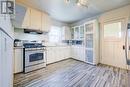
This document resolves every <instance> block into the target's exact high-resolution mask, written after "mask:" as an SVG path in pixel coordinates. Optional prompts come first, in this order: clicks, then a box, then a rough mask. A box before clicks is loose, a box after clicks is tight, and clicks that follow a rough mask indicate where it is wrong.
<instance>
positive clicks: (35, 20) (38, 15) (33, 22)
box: [30, 8, 42, 30]
mask: <svg viewBox="0 0 130 87" xmlns="http://www.w3.org/2000/svg"><path fill="white" fill-rule="evenodd" d="M41 27H42V12H40V11H38V10H35V9H32V8H31V9H30V28H31V29H35V30H40V29H41Z"/></svg>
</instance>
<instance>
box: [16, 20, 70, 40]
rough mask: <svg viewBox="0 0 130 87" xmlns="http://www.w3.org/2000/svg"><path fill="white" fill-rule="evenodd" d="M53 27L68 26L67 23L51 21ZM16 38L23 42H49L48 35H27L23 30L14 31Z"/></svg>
mask: <svg viewBox="0 0 130 87" xmlns="http://www.w3.org/2000/svg"><path fill="white" fill-rule="evenodd" d="M51 26H58V27H62V26H68V25H67V24H66V23H63V22H60V21H57V20H55V19H51ZM14 38H15V39H21V40H45V41H46V42H48V34H27V33H24V30H23V29H17V28H15V29H14Z"/></svg>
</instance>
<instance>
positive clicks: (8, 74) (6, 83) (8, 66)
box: [0, 33, 13, 87]
mask: <svg viewBox="0 0 130 87" xmlns="http://www.w3.org/2000/svg"><path fill="white" fill-rule="evenodd" d="M0 38H1V45H2V46H1V55H2V57H1V58H0V61H1V64H0V66H1V73H0V78H1V79H2V80H1V81H0V82H1V84H0V87H13V40H12V39H11V38H10V37H8V36H7V35H6V34H5V33H1V37H0Z"/></svg>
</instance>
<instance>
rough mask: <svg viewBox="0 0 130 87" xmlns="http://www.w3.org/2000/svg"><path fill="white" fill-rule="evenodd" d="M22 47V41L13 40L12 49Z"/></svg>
mask: <svg viewBox="0 0 130 87" xmlns="http://www.w3.org/2000/svg"><path fill="white" fill-rule="evenodd" d="M22 46H23V41H22V40H19V39H15V40H14V47H22Z"/></svg>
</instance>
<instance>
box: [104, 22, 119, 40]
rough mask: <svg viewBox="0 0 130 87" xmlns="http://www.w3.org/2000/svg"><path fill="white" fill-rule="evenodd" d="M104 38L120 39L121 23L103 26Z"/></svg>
mask: <svg viewBox="0 0 130 87" xmlns="http://www.w3.org/2000/svg"><path fill="white" fill-rule="evenodd" d="M104 37H105V38H121V22H115V23H111V24H105V25H104Z"/></svg>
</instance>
